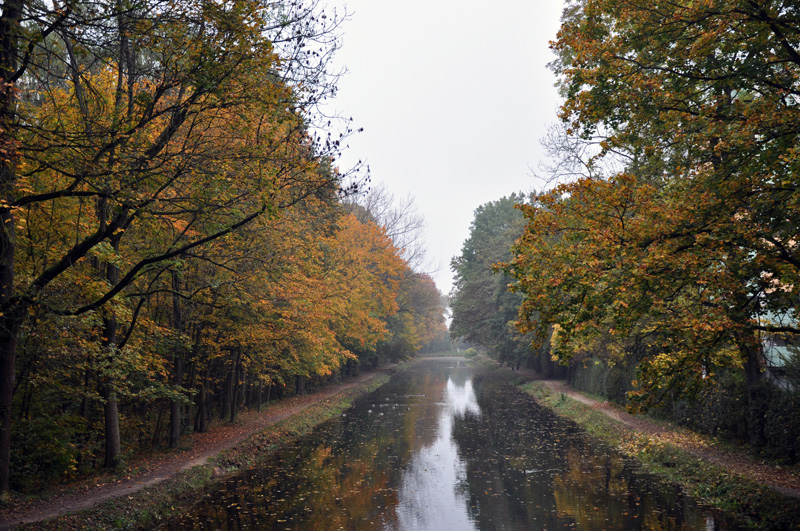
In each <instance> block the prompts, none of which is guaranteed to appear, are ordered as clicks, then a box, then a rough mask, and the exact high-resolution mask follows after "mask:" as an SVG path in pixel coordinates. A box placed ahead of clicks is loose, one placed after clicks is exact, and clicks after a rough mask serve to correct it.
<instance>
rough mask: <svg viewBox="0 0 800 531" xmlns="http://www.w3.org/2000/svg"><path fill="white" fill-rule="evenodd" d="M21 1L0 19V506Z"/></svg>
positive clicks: (7, 459)
mask: <svg viewBox="0 0 800 531" xmlns="http://www.w3.org/2000/svg"><path fill="white" fill-rule="evenodd" d="M23 5H24V2H23V1H22V0H9V1H6V2H3V12H2V15H0V150H2V151H3V152H4V155H3V156H2V157H0V200H2V205H0V313H2V317H0V500H6V499H8V490H9V472H10V463H11V401H12V398H13V397H14V377H15V375H14V370H15V365H16V361H17V338H18V336H19V327H20V324H21V323H22V319H24V316H25V312H24V310H25V309H24V308H21V307H20V305H19V303H18V302H15V301H14V300H13V297H14V255H15V252H16V238H15V235H14V215H13V211H12V210H11V207H10V205H11V203H12V202H13V201H14V183H15V181H16V180H17V168H16V158H17V157H16V147H15V144H14V140H13V138H12V137H11V135H10V133H9V132H10V131H13V130H14V115H15V106H16V100H17V97H16V94H15V86H14V83H15V79H14V75H15V73H16V71H17V57H18V54H19V51H18V46H19V35H20V31H21V27H20V21H21V20H22V7H23Z"/></svg>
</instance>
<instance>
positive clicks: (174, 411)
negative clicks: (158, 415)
mask: <svg viewBox="0 0 800 531" xmlns="http://www.w3.org/2000/svg"><path fill="white" fill-rule="evenodd" d="M174 367H175V373H174V378H173V380H172V383H173V384H174V385H175V387H179V386H180V385H181V384H183V356H181V355H178V356H177V357H176V358H175V366H174ZM180 444H181V403H180V401H179V400H177V399H173V400H171V401H170V417H169V447H170V448H177V447H178V446H180Z"/></svg>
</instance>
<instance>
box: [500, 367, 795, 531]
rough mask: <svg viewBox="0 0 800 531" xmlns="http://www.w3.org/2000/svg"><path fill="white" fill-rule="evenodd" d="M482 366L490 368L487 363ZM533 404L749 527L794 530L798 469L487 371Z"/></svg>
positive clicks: (544, 384)
mask: <svg viewBox="0 0 800 531" xmlns="http://www.w3.org/2000/svg"><path fill="white" fill-rule="evenodd" d="M488 365H490V366H491V365H493V363H491V362H490V363H489V364H488ZM494 368H495V370H496V371H497V372H500V373H504V376H505V377H506V378H508V379H509V381H513V382H514V383H516V384H517V385H518V386H519V387H520V388H521V389H522V390H524V391H525V392H527V393H529V394H530V395H532V396H533V397H534V398H535V399H536V400H537V402H538V403H539V404H541V405H542V406H545V407H547V408H548V409H550V410H552V411H553V412H555V413H556V414H557V415H559V416H561V417H564V418H568V419H570V420H572V421H574V422H576V423H577V424H578V425H579V426H581V427H582V428H583V429H585V430H586V431H587V432H588V433H589V434H591V435H592V436H594V437H597V438H599V439H601V440H603V441H604V442H605V443H607V444H609V445H611V446H612V447H614V448H616V449H618V450H619V451H620V452H622V453H623V454H624V455H626V456H628V457H631V458H633V459H635V460H636V461H637V462H638V463H640V465H641V466H642V469H643V470H645V471H647V472H649V473H652V474H655V475H657V476H658V477H661V478H664V479H665V480H666V481H669V482H672V483H675V484H678V485H681V487H682V488H683V489H684V491H685V492H686V493H687V494H688V495H689V496H691V497H693V498H696V499H698V500H700V501H702V502H703V503H707V504H709V505H711V506H713V507H716V508H718V509H719V510H721V511H723V512H724V513H727V514H731V515H734V516H735V517H737V518H738V519H739V520H740V521H741V522H742V523H743V524H744V525H747V526H748V527H753V528H757V529H774V530H790V529H800V470H798V467H796V466H795V467H781V466H780V465H778V464H770V463H767V462H763V461H761V460H759V459H758V458H756V457H753V456H752V455H749V454H747V453H746V452H745V451H744V450H743V449H741V448H733V447H731V446H730V445H726V444H725V443H724V442H721V441H718V440H716V439H712V438H710V437H706V436H703V435H700V434H697V433H694V432H691V431H690V430H686V429H684V428H681V427H677V426H674V425H671V424H669V423H667V422H662V421H659V420H656V419H651V418H648V417H646V416H641V415H636V416H634V415H630V414H628V413H627V412H625V411H624V410H622V409H621V408H620V407H619V406H616V405H613V404H609V403H608V402H606V401H603V400H602V399H599V400H598V399H596V398H592V397H589V396H587V395H585V394H583V393H580V392H579V391H576V390H574V389H572V388H570V387H569V386H567V385H566V384H565V383H564V382H563V381H553V380H541V379H540V376H539V375H536V374H535V373H532V372H527V371H519V372H517V371H511V370H509V369H504V368H503V369H500V368H497V367H496V366H495V367H494Z"/></svg>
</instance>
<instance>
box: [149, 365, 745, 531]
mask: <svg viewBox="0 0 800 531" xmlns="http://www.w3.org/2000/svg"><path fill="white" fill-rule="evenodd" d="M564 526H567V527H568V528H572V529H590V530H593V529H598V530H599V529H688V528H693V529H716V528H719V527H721V526H722V527H724V528H725V529H735V528H736V527H735V525H734V524H732V523H731V522H725V521H724V520H722V519H721V517H720V516H719V515H717V514H715V513H712V512H710V511H708V510H705V509H700V508H698V507H697V506H696V505H695V504H694V503H692V502H691V501H690V500H687V499H685V498H684V497H683V496H682V495H681V493H680V491H679V490H678V489H676V488H673V487H668V486H663V485H659V484H656V483H653V482H652V481H651V480H650V479H649V478H648V477H646V476H643V475H641V474H638V473H637V472H636V470H635V467H634V466H633V465H632V464H631V463H630V462H629V461H626V460H624V459H622V458H621V457H619V456H618V455H617V454H615V453H614V452H612V451H609V450H608V449H607V448H604V447H602V446H600V445H598V443H597V442H596V441H594V440H591V439H589V438H587V437H586V436H585V435H584V434H583V433H582V432H581V430H580V429H579V428H577V427H576V426H575V425H574V424H572V423H569V422H567V421H562V420H560V419H558V418H556V417H554V416H553V415H552V414H551V413H550V412H549V411H547V410H544V409H542V408H540V407H539V406H538V405H536V403H535V402H534V401H533V400H532V399H531V398H530V397H529V396H528V395H525V394H524V393H522V392H520V391H519V390H517V389H516V388H515V387H514V386H511V385H509V384H508V383H506V382H503V381H502V380H498V379H496V378H494V377H492V376H491V375H487V376H484V377H478V378H475V379H473V374H472V372H471V371H470V370H469V369H466V368H463V367H458V366H456V367H453V361H452V360H450V361H437V362H425V363H421V364H419V365H417V366H415V367H414V368H412V369H410V370H408V371H406V372H404V373H402V374H400V375H398V376H396V377H395V378H393V379H392V381H391V382H390V383H389V384H387V385H386V386H384V387H382V388H381V389H379V390H378V391H376V392H375V393H372V394H370V395H369V396H367V397H364V398H363V399H361V400H359V401H357V403H356V404H355V405H354V407H353V408H351V409H350V410H348V411H347V412H346V414H345V415H344V416H343V417H342V418H340V419H336V420H334V421H331V422H328V423H326V424H324V425H323V426H321V427H320V428H319V429H317V430H315V432H314V433H313V434H311V435H310V436H309V437H306V438H304V439H302V440H300V441H298V442H297V443H296V444H294V445H292V446H291V447H289V448H286V449H284V450H283V451H281V452H278V453H277V454H275V455H274V456H272V457H271V458H270V459H269V460H268V461H267V462H266V463H264V464H263V465H262V466H260V467H259V468H258V469H256V470H252V471H248V472H247V473H244V474H242V475H240V476H237V477H235V478H232V479H230V480H228V481H226V482H225V483H223V484H221V485H219V486H218V488H216V490H214V491H213V492H210V493H208V494H206V495H205V496H204V497H203V498H202V499H201V500H199V501H198V503H197V504H196V505H195V507H194V508H193V509H192V510H191V511H190V512H189V513H188V514H186V515H184V516H182V517H180V518H177V519H175V520H172V521H170V522H168V523H167V524H165V525H164V526H163V528H164V529H221V530H228V529H230V530H233V529H236V530H239V529H293V530H294V529H299V530H302V529H320V530H326V531H327V530H332V529H351V530H375V529H385V530H398V531H407V530H413V531H422V530H434V531H446V530H459V531H460V530H469V529H488V530H495V529H508V530H528V529H544V528H547V529H551V528H555V527H559V528H564Z"/></svg>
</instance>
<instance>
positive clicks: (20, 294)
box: [0, 0, 436, 497]
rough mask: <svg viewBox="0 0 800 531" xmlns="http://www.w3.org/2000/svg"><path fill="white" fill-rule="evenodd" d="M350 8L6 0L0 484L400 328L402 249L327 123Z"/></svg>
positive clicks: (248, 391) (320, 365)
mask: <svg viewBox="0 0 800 531" xmlns="http://www.w3.org/2000/svg"><path fill="white" fill-rule="evenodd" d="M338 23H339V19H337V18H336V17H333V16H330V14H326V13H324V12H323V11H322V10H321V9H320V6H319V5H317V3H316V2H314V1H313V0H312V1H310V2H283V3H278V4H275V3H267V2H261V1H242V2H233V3H215V2H204V1H203V2H200V1H195V0H186V1H179V2H162V1H160V0H127V1H117V0H115V1H111V2H107V1H97V2H93V1H86V2H83V1H81V2H65V3H58V2H56V3H39V2H28V1H24V0H19V1H17V0H14V1H10V2H5V3H4V4H3V7H2V14H1V15H0V47H1V50H0V77H2V79H3V83H2V86H1V87H0V135H1V136H0V194H2V197H0V221H1V222H2V229H0V282H1V283H2V287H0V320H1V321H2V322H1V323H0V413H1V415H0V416H2V428H1V429H0V495H2V496H3V497H5V496H6V494H7V493H8V491H9V488H10V486H11V485H12V481H13V482H15V483H14V484H15V485H16V486H18V487H19V486H21V485H22V481H23V479H24V478H26V477H29V478H30V477H32V478H35V479H40V480H43V481H46V480H49V479H53V478H64V477H69V476H72V475H74V474H77V473H80V472H82V471H85V470H88V469H91V468H92V467H93V466H95V465H97V464H99V460H100V459H102V462H103V464H104V465H105V466H107V467H113V466H116V465H117V464H118V463H119V462H120V460H121V459H122V457H123V455H124V453H125V451H126V449H127V450H128V451H133V450H135V449H136V448H141V447H146V446H148V445H152V444H161V443H162V442H164V443H167V444H169V445H171V446H177V445H178V444H179V442H180V437H181V434H182V433H186V432H187V431H191V430H196V431H204V430H206V429H207V428H208V425H209V422H211V420H212V418H213V416H215V415H216V416H219V417H226V418H229V419H231V420H232V419H233V418H234V417H235V415H236V412H237V410H238V409H240V408H241V407H242V405H254V406H258V405H259V404H261V402H262V401H263V400H264V399H267V400H268V399H269V397H270V393H274V390H275V389H276V388H277V387H276V386H280V388H281V389H283V388H284V386H283V384H286V383H289V382H294V380H297V382H298V383H299V384H300V383H302V382H304V381H305V379H313V378H324V377H331V376H333V375H335V374H336V373H337V371H338V370H340V368H341V367H342V366H343V365H344V364H346V363H348V362H352V361H353V360H356V361H357V360H358V353H359V352H374V351H375V349H376V348H377V344H378V342H379V341H381V340H383V339H385V338H386V337H388V333H389V332H388V324H387V322H388V320H389V319H390V318H391V317H392V316H393V315H395V314H396V312H397V311H398V307H399V305H398V302H397V299H398V294H399V292H400V288H399V286H400V284H401V282H402V281H403V279H404V278H405V276H404V275H405V273H404V272H405V270H406V269H407V265H406V264H405V262H404V261H403V259H402V258H401V256H400V254H401V253H400V252H399V251H398V249H397V247H396V246H395V245H394V244H393V243H392V240H391V239H390V238H389V237H388V236H387V234H386V231H385V230H384V229H383V228H382V227H380V226H379V225H378V224H376V223H374V222H362V221H359V220H357V219H356V218H355V217H354V216H352V215H351V214H349V213H348V212H347V210H346V209H345V208H344V207H343V206H342V205H341V203H340V200H339V198H340V196H341V194H342V193H343V190H342V189H343V188H346V187H347V186H346V177H347V176H345V175H341V174H340V173H339V172H338V170H337V169H336V168H335V167H334V166H333V161H334V160H335V157H336V156H337V154H338V150H339V145H340V142H341V138H338V137H333V136H331V135H326V134H325V133H324V132H323V133H322V134H320V133H317V132H315V131H319V129H318V128H316V127H314V122H313V119H314V109H315V107H316V105H317V104H318V103H320V102H321V101H322V100H323V99H325V98H327V97H329V96H331V95H332V94H333V93H334V92H335V84H334V82H335V76H331V75H329V73H328V71H327V61H328V59H329V57H330V54H331V53H332V51H333V49H334V48H335V46H336V29H337V25H338ZM345 134H346V133H345ZM351 191H352V190H351ZM434 289H435V287H434ZM426 318H430V319H434V320H435V319H436V316H435V315H434V314H433V313H429V314H426ZM423 340H424V337H423V336H420V337H419V338H418V341H423ZM356 347H357V348H356ZM298 388H301V386H300V385H298ZM273 396H274V395H273ZM22 448H25V450H26V452H25V453H22V452H21V449H22ZM12 463H13V466H11V464H12ZM22 486H24V485H22Z"/></svg>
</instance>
